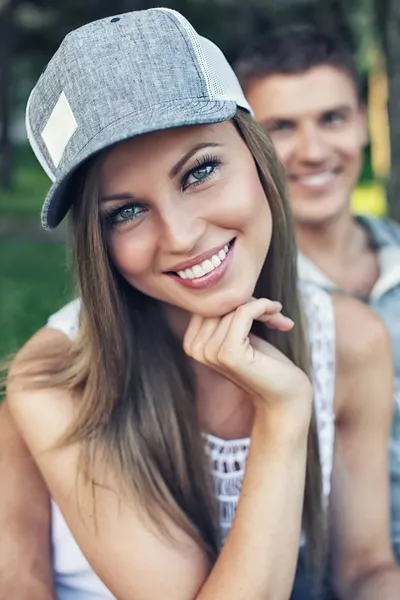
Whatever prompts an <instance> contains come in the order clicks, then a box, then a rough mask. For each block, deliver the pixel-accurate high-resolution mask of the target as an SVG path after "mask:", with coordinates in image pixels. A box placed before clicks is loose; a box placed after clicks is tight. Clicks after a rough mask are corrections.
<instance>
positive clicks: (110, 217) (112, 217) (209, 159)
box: [102, 154, 221, 228]
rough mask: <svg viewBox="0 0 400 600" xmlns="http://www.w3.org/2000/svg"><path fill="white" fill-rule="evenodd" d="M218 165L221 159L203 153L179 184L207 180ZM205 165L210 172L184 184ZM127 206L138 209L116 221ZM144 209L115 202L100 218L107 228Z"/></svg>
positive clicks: (134, 204)
mask: <svg viewBox="0 0 400 600" xmlns="http://www.w3.org/2000/svg"><path fill="white" fill-rule="evenodd" d="M220 165H221V161H220V160H219V159H218V157H217V156H211V155H208V154H205V155H204V156H202V157H201V158H198V159H197V160H196V165H195V166H194V167H193V168H192V169H190V171H188V172H187V173H186V174H185V175H184V176H183V177H182V178H181V181H180V184H181V187H182V189H183V190H187V189H188V188H189V187H195V186H198V185H200V184H202V183H204V182H206V181H208V180H209V179H210V178H211V177H212V176H213V175H214V173H215V170H216V169H217V167H219V166H220ZM205 167H212V170H211V171H210V173H208V174H207V175H206V176H205V177H204V178H203V179H199V180H198V181H196V182H194V183H190V184H189V185H186V184H187V181H188V179H189V177H190V176H191V175H193V173H196V171H200V170H201V169H203V168H205ZM129 208H137V209H138V213H137V215H134V216H132V217H131V218H128V219H123V220H121V221H118V220H117V217H118V215H119V213H120V212H121V211H122V210H124V209H129ZM143 209H144V210H143ZM146 210H147V209H146V207H145V206H144V205H142V204H138V203H125V204H119V205H118V204H115V205H114V206H112V207H111V208H109V209H106V210H105V211H104V212H103V215H102V219H103V222H104V224H105V226H106V227H107V228H112V227H119V226H121V225H125V224H126V223H130V222H131V221H135V220H136V219H138V218H139V216H140V215H141V214H142V212H145V211H146Z"/></svg>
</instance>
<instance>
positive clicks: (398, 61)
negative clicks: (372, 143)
mask: <svg viewBox="0 0 400 600" xmlns="http://www.w3.org/2000/svg"><path fill="white" fill-rule="evenodd" d="M376 10H377V14H378V23H379V24H380V28H381V33H382V37H383V46H384V49H385V53H386V64H387V73H388V79H389V102H388V112H389V123H390V154H391V167H390V177H389V181H388V186H387V191H388V204H389V215H390V216H391V217H392V218H393V219H396V220H397V221H400V110H399V102H400V2H399V1H398V0H385V1H383V2H382V0H381V1H377V4H376Z"/></svg>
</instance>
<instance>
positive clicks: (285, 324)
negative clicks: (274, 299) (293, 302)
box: [256, 312, 294, 331]
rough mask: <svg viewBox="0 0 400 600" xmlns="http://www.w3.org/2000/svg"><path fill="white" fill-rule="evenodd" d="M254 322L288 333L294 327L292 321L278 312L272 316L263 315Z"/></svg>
mask: <svg viewBox="0 0 400 600" xmlns="http://www.w3.org/2000/svg"><path fill="white" fill-rule="evenodd" d="M256 320H257V321H260V322H261V323H264V324H265V325H266V326H267V327H269V328H270V329H278V330H279V331H290V330H291V329H293V327H294V321H292V319H290V318H289V317H286V316H285V315H283V314H282V313H280V312H279V313H276V314H274V315H268V314H264V315H261V317H260V318H259V319H256Z"/></svg>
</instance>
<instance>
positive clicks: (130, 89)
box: [26, 8, 251, 229]
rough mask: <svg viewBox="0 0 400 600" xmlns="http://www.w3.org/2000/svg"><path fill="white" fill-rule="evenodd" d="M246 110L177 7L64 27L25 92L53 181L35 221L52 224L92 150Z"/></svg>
mask: <svg viewBox="0 0 400 600" xmlns="http://www.w3.org/2000/svg"><path fill="white" fill-rule="evenodd" d="M238 107H241V108H244V109H246V110H247V111H249V112H250V113H251V109H250V107H249V105H248V103H247V102H246V99H245V97H244V95H243V92H242V89H241V87H240V85H239V82H238V80H237V78H236V75H235V74H234V72H233V70H232V68H231V67H230V65H229V63H228V61H227V60H226V58H225V56H224V55H223V53H222V52H221V50H220V49H219V48H218V47H217V46H216V45H215V44H213V43H212V42H211V41H210V40H208V39H206V38H204V37H201V36H200V35H199V34H198V33H197V32H196V31H195V30H194V29H193V27H192V26H191V25H190V23H189V22H188V21H187V20H186V19H185V18H184V17H183V16H182V15H181V14H179V13H178V12H176V11H174V10H171V9H167V8H154V9H149V10H142V11H134V12H130V13H126V14H121V15H119V16H115V17H108V18H106V19H101V20H99V21H95V22H93V23H89V24H88V25H85V26H83V27H80V28H79V29H76V30H75V31H72V32H71V33H69V34H68V35H67V36H66V37H65V39H64V40H63V42H62V43H61V46H60V47H59V49H58V50H57V52H56V54H55V55H54V56H53V58H52V59H51V60H50V62H49V64H48V65H47V67H46V69H45V70H44V72H43V73H42V75H41V76H40V79H39V81H38V82H37V84H36V86H35V87H34V89H33V90H32V92H31V95H30V97H29V100H28V105H27V108H26V129H27V135H28V139H29V142H30V144H31V146H32V149H33V151H34V153H35V155H36V157H37V159H38V161H39V162H40V164H41V165H42V167H43V169H44V170H45V171H46V173H47V175H48V176H49V177H50V179H51V180H52V182H53V183H52V186H51V188H50V191H49V193H48V195H47V197H46V199H45V202H44V205H43V209H42V225H43V227H44V228H45V229H53V228H55V227H56V226H57V225H58V224H59V223H60V222H61V221H62V219H63V218H64V217H65V215H66V214H67V212H68V209H69V207H70V205H71V203H72V201H73V198H72V196H73V189H74V186H72V185H71V183H72V181H73V179H74V177H73V175H74V173H75V172H76V170H77V169H78V167H79V166H81V165H82V163H83V162H84V161H86V160H87V159H88V158H89V157H91V156H93V155H94V154H95V153H97V152H99V151H100V150H103V149H104V148H107V147H109V146H111V145H113V144H115V143H117V142H120V141H122V140H125V139H127V138H131V137H134V136H136V135H140V134H143V133H149V132H151V131H157V130H160V129H169V128H171V127H178V126H183V125H196V124H204V123H218V122H220V121H225V120H228V119H230V118H232V117H233V116H234V115H235V113H236V110H237V108H238Z"/></svg>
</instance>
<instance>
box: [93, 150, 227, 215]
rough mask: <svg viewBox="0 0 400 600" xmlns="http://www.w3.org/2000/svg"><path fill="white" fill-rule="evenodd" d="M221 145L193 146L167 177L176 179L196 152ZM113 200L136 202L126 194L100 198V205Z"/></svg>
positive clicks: (130, 195)
mask: <svg viewBox="0 0 400 600" xmlns="http://www.w3.org/2000/svg"><path fill="white" fill-rule="evenodd" d="M221 145H222V144H217V143H216V142H200V143H199V144H196V145H195V146H193V148H191V149H190V150H189V151H188V152H186V154H184V155H183V156H182V158H180V159H179V160H178V162H177V163H176V164H175V165H174V166H173V167H172V169H171V170H170V172H169V177H170V178H171V179H173V178H174V177H176V176H177V175H178V173H179V172H180V171H181V169H182V168H183V166H184V165H185V163H187V161H188V160H190V159H191V158H192V156H194V155H195V154H196V152H198V151H199V150H202V149H203V148H217V147H220V146H221ZM113 200H131V201H132V200H133V201H136V200H135V198H134V196H132V194H128V193H121V194H111V195H108V196H102V197H101V198H100V202H101V203H103V202H112V201H113Z"/></svg>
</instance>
